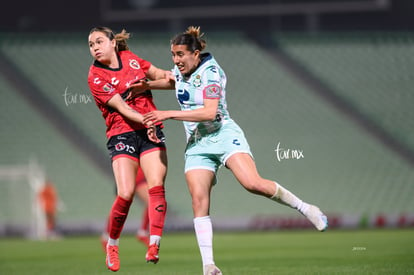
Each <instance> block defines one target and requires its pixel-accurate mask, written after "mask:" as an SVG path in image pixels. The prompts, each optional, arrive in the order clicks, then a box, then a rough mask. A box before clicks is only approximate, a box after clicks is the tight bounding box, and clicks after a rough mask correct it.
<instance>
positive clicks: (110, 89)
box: [103, 83, 115, 93]
mask: <svg viewBox="0 0 414 275" xmlns="http://www.w3.org/2000/svg"><path fill="white" fill-rule="evenodd" d="M103 90H104V91H105V92H107V93H112V92H113V91H115V88H114V87H112V85H111V84H109V83H106V84H105V85H104V86H103Z"/></svg>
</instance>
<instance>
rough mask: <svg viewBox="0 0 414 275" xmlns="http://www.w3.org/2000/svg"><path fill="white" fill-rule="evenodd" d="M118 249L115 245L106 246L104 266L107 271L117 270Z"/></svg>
mask: <svg viewBox="0 0 414 275" xmlns="http://www.w3.org/2000/svg"><path fill="white" fill-rule="evenodd" d="M118 250H119V248H118V246H117V245H108V246H107V247H106V266H107V267H108V269H109V270H112V271H118V270H119V252H118Z"/></svg>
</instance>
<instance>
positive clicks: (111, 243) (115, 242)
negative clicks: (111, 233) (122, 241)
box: [108, 238, 119, 246]
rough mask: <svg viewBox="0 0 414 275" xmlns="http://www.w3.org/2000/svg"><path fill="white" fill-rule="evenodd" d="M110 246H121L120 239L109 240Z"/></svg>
mask: <svg viewBox="0 0 414 275" xmlns="http://www.w3.org/2000/svg"><path fill="white" fill-rule="evenodd" d="M108 245H118V246H119V239H111V238H108Z"/></svg>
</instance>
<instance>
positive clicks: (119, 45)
mask: <svg viewBox="0 0 414 275" xmlns="http://www.w3.org/2000/svg"><path fill="white" fill-rule="evenodd" d="M130 36H131V35H130V33H129V32H126V30H122V31H121V32H120V33H117V34H115V40H116V51H117V52H120V51H128V50H129V47H128V44H127V40H128V39H129V37H130Z"/></svg>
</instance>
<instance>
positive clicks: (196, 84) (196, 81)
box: [193, 74, 201, 87]
mask: <svg viewBox="0 0 414 275" xmlns="http://www.w3.org/2000/svg"><path fill="white" fill-rule="evenodd" d="M193 85H194V87H200V86H201V76H200V75H199V74H198V75H196V77H195V79H194V81H193Z"/></svg>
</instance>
